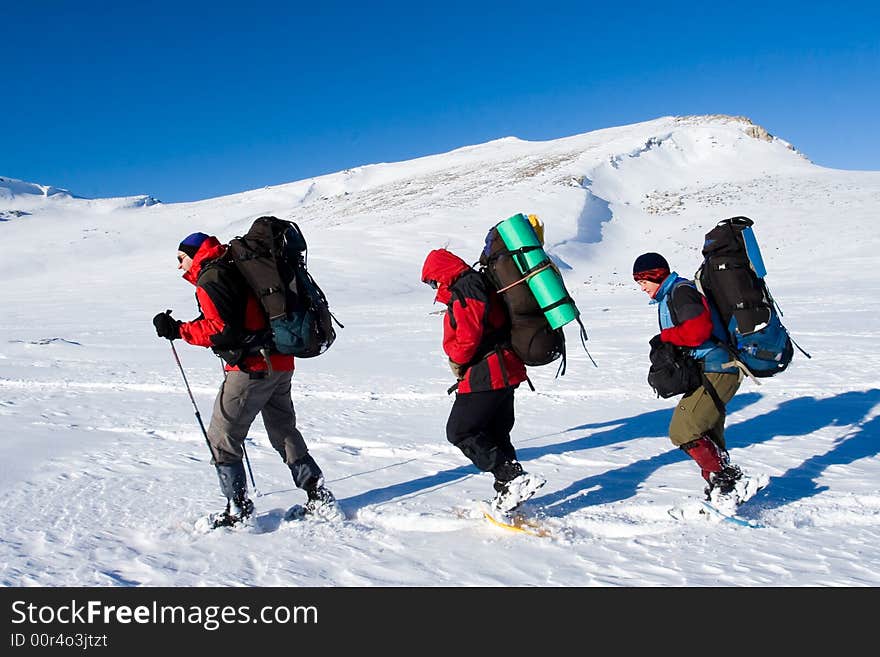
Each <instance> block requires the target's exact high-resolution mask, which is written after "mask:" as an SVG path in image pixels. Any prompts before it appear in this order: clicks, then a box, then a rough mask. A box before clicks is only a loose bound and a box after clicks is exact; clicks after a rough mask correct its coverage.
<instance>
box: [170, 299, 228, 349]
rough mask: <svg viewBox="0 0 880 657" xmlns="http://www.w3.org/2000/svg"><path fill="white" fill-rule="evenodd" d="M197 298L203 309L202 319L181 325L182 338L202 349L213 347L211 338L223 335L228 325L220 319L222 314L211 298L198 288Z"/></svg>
mask: <svg viewBox="0 0 880 657" xmlns="http://www.w3.org/2000/svg"><path fill="white" fill-rule="evenodd" d="M196 298H197V299H198V301H199V307H200V308H201V309H202V317H200V318H198V319H194V320H192V321H191V322H183V323H181V325H180V337H181V338H183V339H184V340H185V341H186V342H188V343H189V344H194V345H198V346H200V347H213V346H214V342H213V341H212V340H211V337H212V336H214V335H217V334H218V333H221V332H222V331H223V328H224V327H225V326H226V324H225V323H224V322H223V320H222V319H220V313H218V312H217V308H216V306H215V305H214V302H213V301H211V297H209V296H208V293H207V292H205V291H204V290H203V289H202V288H200V287H199V288H196Z"/></svg>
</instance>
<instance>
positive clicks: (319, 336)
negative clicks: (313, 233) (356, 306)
mask: <svg viewBox="0 0 880 657" xmlns="http://www.w3.org/2000/svg"><path fill="white" fill-rule="evenodd" d="M306 254H307V246H306V240H305V237H303V234H302V231H301V230H300V229H299V226H297V225H296V224H295V223H293V222H292V221H284V220H282V219H278V218H277V217H260V218H259V219H257V220H255V221H254V223H253V224H252V225H251V227H250V230H248V232H247V233H245V235H244V236H242V237H236V238H235V239H233V240H231V241H230V242H229V248H228V250H227V254H226V256H224V257H223V258H219V259H218V260H217V261H215V262H214V263H212V264H211V265H209V267H215V268H218V270H219V271H220V272H221V279H223V280H224V281H225V282H226V284H227V287H228V289H229V290H230V291H240V290H241V289H242V283H243V284H244V286H246V287H245V289H250V290H251V291H253V292H254V294H256V296H257V299H258V300H259V302H260V305H261V306H262V308H263V310H264V311H265V313H266V318H267V323H268V326H269V328H268V330H267V331H265V332H263V333H262V334H260V335H247V334H246V333H245V332H244V331H240V332H239V336H238V339H239V341H240V342H241V345H239V347H238V348H239V349H243V350H244V351H245V352H246V353H245V355H247V353H254V352H255V351H260V350H261V349H264V348H267V347H268V348H269V349H271V350H274V351H277V352H279V353H282V354H289V355H292V356H297V357H299V358H312V357H314V356H317V355H319V354H322V353H324V352H325V351H327V349H329V348H330V345H332V344H333V341H334V340H335V339H336V331H335V330H334V329H333V322H336V324H338V325H339V326H340V328H344V327H343V326H342V324H340V323H339V321H338V320H337V319H336V318H335V317H334V316H333V315H332V313H331V312H330V307H329V305H328V303H327V298H326V297H325V296H324V292H323V291H322V290H321V288H320V287H319V286H318V284H317V283H316V282H315V279H314V278H312V276H311V274H310V273H309V271H308V269H307V267H306ZM200 279H201V276H200ZM238 281H240V282H238ZM218 311H219V312H220V313H221V317H223V319H224V322H227V324H230V325H231V326H233V327H234V326H236V323H237V325H238V326H239V327H240V326H241V324H242V323H243V314H244V313H243V310H242V311H241V319H238V318H237V317H236V316H235V315H234V314H230V315H228V316H227V315H224V313H223V310H222V309H220V308H218ZM230 333H231V334H232V333H234V329H233V330H231V331H230ZM232 351H233V354H232V355H234V351H235V350H234V349H232ZM221 355H222V354H221ZM226 360H227V362H229V359H226Z"/></svg>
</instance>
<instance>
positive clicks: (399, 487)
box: [340, 389, 880, 517]
mask: <svg viewBox="0 0 880 657" xmlns="http://www.w3.org/2000/svg"><path fill="white" fill-rule="evenodd" d="M760 398H761V395H760V394H759V393H756V392H750V393H745V394H740V395H737V396H736V397H734V399H733V400H732V401H731V402H730V404H728V409H729V411H730V412H731V413H735V412H737V411H739V410H742V409H743V408H745V407H747V406H749V405H751V404H754V403H755V402H757V401H758V400H759V399H760ZM878 403H880V390H877V389H872V390H867V391H852V392H846V393H843V394H840V395H836V396H834V397H829V398H825V399H816V398H815V397H800V398H797V399H793V400H790V401H786V402H783V403H782V404H780V405H779V406H778V407H777V408H775V409H774V410H772V411H770V412H768V413H765V414H763V415H759V416H757V417H753V418H749V419H747V420H744V421H742V422H738V423H736V424H732V425H728V428H727V431H726V434H725V435H726V439H727V447H728V449H729V450H731V451H732V450H735V449H737V448H742V447H748V446H749V445H756V444H760V443H762V442H767V441H770V440H773V439H777V438H780V437H783V436H804V435H806V434H810V433H813V432H815V431H818V430H820V429H823V428H826V427H835V426H850V425H854V426H853V429H852V430H851V431H849V432H847V433H846V434H845V435H842V436H840V437H839V438H837V439H836V440H835V442H834V446H833V448H832V449H830V450H829V451H827V452H825V453H823V454H817V455H815V456H813V457H811V458H810V459H808V460H806V461H804V462H803V463H801V464H800V465H798V466H797V467H794V468H791V469H789V470H787V471H786V472H784V473H783V474H781V475H778V476H776V477H773V478H772V479H771V483H770V485H769V486H768V487H767V488H766V489H765V490H764V491H762V492H761V493H759V494H758V495H757V496H756V497H755V498H754V499H753V500H751V501H750V502H749V503H748V505H749V506H750V505H752V504H760V506H761V508H762V509H768V508H775V507H779V506H782V505H785V504H789V503H791V502H794V501H797V500H799V499H804V498H807V497H810V496H812V495H815V494H817V493H820V492H822V491H823V490H825V488H824V487H821V486H819V485H818V484H816V480H817V479H818V478H819V477H820V476H821V474H822V473H823V472H824V471H825V470H826V469H827V468H829V467H831V466H833V465H843V464H849V463H852V462H854V461H856V460H858V459H861V458H866V457H872V456H876V455H877V454H878V453H880V441H878V440H877V438H878V437H880V416H877V417H874V418H872V419H870V420H866V419H865V418H866V416H867V415H868V413H869V412H870V411H871V409H872V408H873V407H874V406H875V405H877V404H878ZM671 417H672V410H671V409H667V410H658V411H650V412H647V413H641V414H639V415H633V416H631V417H628V418H622V419H616V420H609V421H606V422H596V423H590V424H583V425H580V426H576V427H572V428H570V429H567V430H566V432H569V431H584V430H589V429H602V428H604V427H607V429H606V430H604V431H598V432H591V433H589V434H587V435H584V436H581V437H579V438H575V439H573V440H569V441H565V442H559V443H554V444H552V445H543V446H540V447H518V448H517V456H518V458H519V460H520V461H521V462H523V463H527V462H528V461H531V460H534V459H538V458H540V457H542V456H547V455H551V454H556V455H558V454H565V453H570V452H575V451H580V450H585V449H597V448H611V449H624V447H623V445H622V443H626V442H628V441H630V440H634V439H638V438H645V437H651V436H656V437H657V439H658V440H662V441H664V444H665V446H666V447H668V450H667V451H664V452H663V453H662V454H659V455H657V456H652V457H650V458H647V459H641V460H638V461H634V462H633V463H630V464H628V465H626V466H623V467H620V468H616V469H614V470H610V471H606V472H602V473H600V474H596V475H592V476H589V477H585V478H583V479H580V480H578V481H574V482H572V483H571V484H569V485H568V486H567V487H565V488H564V489H561V490H558V491H555V492H553V493H549V494H547V495H543V496H540V497H537V498H535V499H534V500H533V501H534V503H535V505H537V506H542V507H544V509H545V510H546V512H547V513H548V515H552V516H557V517H559V516H564V515H567V514H569V513H571V512H572V511H576V510H578V509H581V508H585V507H587V506H594V505H598V504H608V503H611V502H616V501H620V500H624V499H627V498H629V497H632V496H634V495H635V493H636V490H637V489H638V487H639V485H640V484H641V483H642V482H644V481H645V480H646V479H647V478H648V477H649V476H650V475H651V474H653V473H654V472H656V471H657V470H658V469H659V468H661V467H664V466H668V465H671V464H673V463H677V462H679V461H684V460H688V457H687V456H686V455H685V454H684V453H683V452H682V451H681V450H679V449H675V448H674V447H673V446H672V444H671V443H670V442H669V441H668V438H666V436H667V431H668V427H669V421H670V419H671ZM514 445H516V440H515V439H514ZM734 460H735V459H734ZM526 469H528V467H526ZM476 473H478V470H477V469H476V468H474V467H473V466H472V465H464V466H461V467H458V468H453V469H450V470H445V471H443V472H438V473H436V474H432V475H427V476H424V477H420V478H418V479H411V480H409V481H405V482H401V483H398V484H393V485H391V486H386V487H384V488H379V489H374V490H371V491H366V492H364V493H361V494H359V495H354V496H352V497H348V498H345V499H344V500H340V502H341V503H342V504H343V506H344V507H346V508H347V509H352V510H355V509H359V508H361V507H363V506H367V505H372V504H381V503H383V502H387V501H390V500H392V499H395V498H397V497H401V496H404V495H412V494H415V493H419V492H421V491H425V490H427V489H430V488H436V487H437V486H441V485H447V484H450V483H453V482H455V481H458V480H460V479H463V478H464V477H467V476H470V475H473V474H476ZM694 477H695V478H694V491H695V493H697V494H699V492H700V491H701V489H702V483H701V481H700V480H699V479H698V477H699V474H698V471H697V470H696V467H695V468H694Z"/></svg>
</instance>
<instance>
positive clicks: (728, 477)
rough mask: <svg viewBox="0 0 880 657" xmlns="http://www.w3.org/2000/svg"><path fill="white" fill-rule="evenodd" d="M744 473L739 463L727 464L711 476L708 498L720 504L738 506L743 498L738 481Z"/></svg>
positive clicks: (707, 492) (707, 491)
mask: <svg viewBox="0 0 880 657" xmlns="http://www.w3.org/2000/svg"><path fill="white" fill-rule="evenodd" d="M742 476H743V473H742V470H740V469H739V466H737V465H725V466H724V468H722V469H721V471H719V472H713V473H712V474H711V475H710V476H709V486H708V487H707V488H706V491H705V492H706V499H707V500H708V501H709V502H712V503H713V504H715V505H718V506H726V507H729V506H737V505H738V504H739V503H740V502H741V501H742V500H741V498H740V496H739V495H738V493H737V483H738V482H739V481H740V480H741V479H742Z"/></svg>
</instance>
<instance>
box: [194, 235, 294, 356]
mask: <svg viewBox="0 0 880 657" xmlns="http://www.w3.org/2000/svg"><path fill="white" fill-rule="evenodd" d="M225 253H226V245H224V244H220V242H219V241H218V240H217V238H216V237H209V238H208V239H206V240H205V241H204V242H202V245H201V246H200V247H199V250H198V251H196V254H195V256H194V257H193V264H192V267H190V269H189V271H188V272H186V273H184V275H183V278H184V279H186V280H187V281H189V282H190V283H192V284H193V285H195V286H196V301H197V302H198V304H199V309H200V310H201V311H202V314H201V316H200V317H198V318H196V319H194V320H192V321H191V322H182V323H181V325H180V337H181V338H183V339H184V340H185V341H186V342H188V343H189V344H194V345H198V346H200V347H213V346H215V344H216V343H215V339H216V337H217V336H218V335H219V334H220V333H222V332H223V329H224V328H225V326H226V324H225V323H224V322H223V319H222V318H221V317H220V313H219V312H218V310H217V305H216V304H215V301H214V300H213V299H212V298H211V296H210V294H209V293H208V291H207V290H205V289H204V288H202V287H199V285H198V280H199V274H200V273H201V271H202V266H203V265H204V264H205V263H206V262H208V261H209V260H214V259H215V258H219V257H220V256H222V255H223V254H225ZM266 327H267V323H266V316H265V314H264V312H263V309H262V308H261V307H260V302H259V301H258V300H257V297H256V295H255V294H253V293H252V292H251V293H249V294H248V299H247V305H246V307H245V315H244V328H245V330H246V331H255V332H256V331H260V330H263V329H265V328H266ZM269 360H271V362H272V369H273V370H277V371H279V372H289V371H291V370H293V367H294V365H293V356H289V355H287V354H278V353H273V354H271V355H270V356H269ZM225 369H226V370H227V371H229V370H240V369H243V370H247V371H253V372H261V371H265V370H266V361H265V360H264V359H263V357H262V356H260V355H259V354H256V355H253V356H248V357H247V358H246V359H245V361H244V367H232V366H230V365H228V364H227V365H226V367H225Z"/></svg>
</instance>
